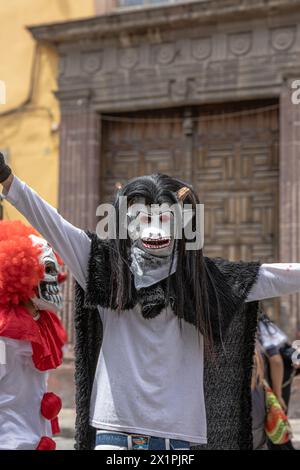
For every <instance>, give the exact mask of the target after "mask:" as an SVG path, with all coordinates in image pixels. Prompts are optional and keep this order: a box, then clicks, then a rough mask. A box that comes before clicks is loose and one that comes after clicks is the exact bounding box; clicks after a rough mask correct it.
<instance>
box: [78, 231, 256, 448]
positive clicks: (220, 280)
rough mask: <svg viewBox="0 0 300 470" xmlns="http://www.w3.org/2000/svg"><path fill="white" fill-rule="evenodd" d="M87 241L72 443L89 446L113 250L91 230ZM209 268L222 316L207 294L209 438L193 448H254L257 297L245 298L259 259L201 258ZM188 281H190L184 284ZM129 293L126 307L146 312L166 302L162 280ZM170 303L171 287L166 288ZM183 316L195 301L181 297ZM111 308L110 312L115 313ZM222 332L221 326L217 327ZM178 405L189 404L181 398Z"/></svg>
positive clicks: (187, 317) (153, 311)
mask: <svg viewBox="0 0 300 470" xmlns="http://www.w3.org/2000/svg"><path fill="white" fill-rule="evenodd" d="M90 236H91V238H92V247H91V254H90V260H89V267H88V279H87V289H86V292H84V291H83V290H82V288H81V287H80V286H79V285H78V284H76V312H75V330H76V355H75V357H76V377H75V380H76V408H77V418H76V446H75V447H76V449H78V450H88V449H93V448H94V445H95V429H94V428H92V427H91V426H90V425H89V407H90V397H91V392H92V385H93V380H94V375H95V370H96V366H97V360H98V356H99V350H100V347H101V341H102V324H101V319H100V315H99V312H98V310H97V305H99V306H101V307H108V306H109V299H110V292H109V287H108V286H109V279H110V272H109V266H110V249H109V244H108V243H107V242H103V241H100V240H99V238H98V237H97V235H95V234H91V235H90ZM205 264H206V270H207V272H208V273H209V276H208V277H210V278H211V279H213V281H211V282H210V283H209V288H208V293H209V299H212V298H214V296H213V295H210V294H211V293H212V292H213V290H212V289H216V291H217V294H218V298H219V302H220V305H221V312H222V315H221V318H218V317H217V315H216V314H215V311H216V308H215V305H214V303H213V302H211V301H210V313H211V316H212V325H213V335H214V339H215V345H214V354H211V353H209V352H206V353H205V358H204V392H205V406H206V414H207V431H208V444H207V445H201V446H197V449H245V450H246V449H252V422H251V388H250V384H251V374H252V361H253V353H254V340H255V332H256V325H257V310H258V305H257V302H251V303H245V302H244V301H245V299H246V297H247V294H248V293H249V291H250V289H251V287H252V286H253V284H254V283H255V281H256V279H257V276H258V271H259V263H256V262H236V263H233V262H229V261H225V260H222V259H210V258H205ZM187 284H188V283H187ZM133 292H134V295H133V296H132V301H131V303H130V305H128V306H127V308H128V309H129V308H132V307H133V306H134V305H136V304H137V303H139V304H140V305H141V310H142V314H143V315H144V316H145V317H148V318H149V321H151V318H152V317H153V316H155V315H158V314H159V313H160V312H161V310H162V309H163V308H165V307H166V299H167V293H166V282H163V281H162V282H160V283H158V284H156V285H154V286H150V287H148V288H144V289H141V290H139V291H138V292H137V291H136V290H135V289H134V288H133ZM169 298H170V301H171V303H172V302H176V292H175V289H173V290H172V291H171V292H170V293H169ZM185 300H186V301H185V311H184V319H185V320H186V321H188V322H189V323H193V308H192V305H191V304H190V303H189V297H188V296H186V299H185ZM113 314H114V312H112V315H113ZM220 332H222V333H221V334H220ZM191 367H192V364H191ZM182 406H183V407H184V406H188V404H186V403H182Z"/></svg>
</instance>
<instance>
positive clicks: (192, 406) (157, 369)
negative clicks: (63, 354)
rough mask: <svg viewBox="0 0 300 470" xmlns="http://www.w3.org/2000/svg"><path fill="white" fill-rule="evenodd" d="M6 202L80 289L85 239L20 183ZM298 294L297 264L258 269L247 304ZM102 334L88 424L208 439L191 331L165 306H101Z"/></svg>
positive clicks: (199, 359)
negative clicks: (153, 310) (147, 309)
mask: <svg viewBox="0 0 300 470" xmlns="http://www.w3.org/2000/svg"><path fill="white" fill-rule="evenodd" d="M6 198H7V199H8V200H9V201H10V202H11V203H12V204H13V205H14V206H15V207H16V208H17V209H18V210H19V211H20V212H21V213H22V214H23V215H24V216H25V217H26V218H27V219H28V221H29V222H30V223H31V224H32V225H33V226H34V227H35V228H36V229H37V230H38V231H39V232H40V233H41V234H42V235H43V237H44V238H45V239H46V240H48V242H49V243H50V244H51V245H52V246H53V248H54V249H55V250H56V251H57V252H58V253H59V255H60V256H61V257H62V259H63V260H64V262H65V263H66V265H67V266H68V267H69V269H70V271H71V272H72V274H73V275H74V277H75V279H76V280H77V281H78V283H79V284H80V285H81V286H82V287H83V288H85V284H86V273H87V264H88V259H89V254H90V245H91V242H90V239H89V237H88V236H87V235H86V233H85V232H84V231H83V230H81V229H79V228H76V227H74V226H73V225H72V224H70V223H69V222H67V221H66V220H64V219H63V218H62V217H61V216H60V215H59V214H58V212H57V211H56V209H54V208H53V207H51V206H50V205H49V204H48V203H46V202H45V201H44V200H43V199H42V198H40V197H39V196H38V195H37V194H36V193H35V192H34V191H33V190H32V189H30V188H29V187H28V186H27V185H26V184H25V183H23V182H21V181H20V180H19V179H18V178H16V177H14V180H13V183H12V185H11V188H10V190H9V193H8V194H7V195H6ZM299 290H300V264H296V263H294V264H291V265H288V264H286V263H279V264H263V265H262V266H261V268H260V272H259V276H258V280H257V282H256V284H255V285H254V286H253V287H252V289H251V291H250V293H249V295H248V298H247V301H254V300H261V299H265V298H270V297H276V296H279V295H283V294H291V293H294V292H298V291H299ZM99 314H100V315H101V319H102V321H103V326H104V335H103V343H102V350H101V353H100V355H99V358H98V366H97V372H96V375H95V380H94V385H93V391H92V399H91V407H90V422H91V424H92V425H93V426H94V427H96V428H102V429H107V430H120V431H124V432H131V433H141V432H142V433H144V434H149V435H153V436H158V437H168V438H172V437H173V438H175V437H176V438H177V439H182V440H187V441H191V442H194V443H205V442H206V416H205V402H204V395H203V344H202V339H201V338H200V341H198V333H197V331H196V329H195V328H194V327H193V326H192V325H189V324H188V323H186V322H184V321H183V330H182V332H181V331H180V328H179V325H178V320H177V318H176V317H175V315H174V314H173V313H172V311H171V310H170V309H167V310H164V311H162V312H161V313H160V314H159V315H158V316H157V317H155V318H153V319H150V320H146V319H144V318H143V317H142V315H141V314H140V311H139V306H136V307H135V308H134V309H132V310H129V311H124V312H121V313H120V315H119V314H118V313H116V312H114V311H110V310H106V309H102V308H100V307H99Z"/></svg>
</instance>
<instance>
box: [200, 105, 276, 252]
mask: <svg viewBox="0 0 300 470" xmlns="http://www.w3.org/2000/svg"><path fill="white" fill-rule="evenodd" d="M238 110H239V109H238V108H237V109H236V111H238ZM240 111H241V112H242V113H243V112H245V114H244V115H243V114H241V115H236V116H234V115H231V116H230V117H223V118H222V114H220V113H218V112H217V113H215V112H213V113H212V114H209V115H207V116H205V115H204V116H203V115H202V116H200V117H201V119H200V120H199V121H198V122H197V125H196V129H195V140H194V146H195V157H194V171H193V183H194V186H195V188H196V189H197V191H198V193H199V195H200V199H201V202H203V203H204V204H205V252H206V253H207V254H209V255H210V256H222V257H225V258H229V259H232V260H238V259H246V260H251V259H253V260H255V259H260V260H262V261H274V260H277V259H278V253H277V251H278V235H277V234H278V189H279V188H278V177H279V161H278V116H277V110H276V109H272V110H269V111H267V112H263V113H262V112H259V113H255V112H254V113H251V110H250V111H247V110H246V109H245V110H244V111H243V108H242V109H240ZM248 112H249V114H247V113H248Z"/></svg>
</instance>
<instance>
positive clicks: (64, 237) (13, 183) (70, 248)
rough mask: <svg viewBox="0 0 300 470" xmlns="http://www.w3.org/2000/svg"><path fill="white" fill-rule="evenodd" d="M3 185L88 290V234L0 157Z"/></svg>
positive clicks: (0, 175) (11, 200)
mask: <svg viewBox="0 0 300 470" xmlns="http://www.w3.org/2000/svg"><path fill="white" fill-rule="evenodd" d="M0 183H1V184H2V186H3V188H4V194H3V195H4V197H5V199H7V200H8V201H9V202H10V203H11V204H12V205H13V206H14V207H15V208H16V209H17V210H18V211H19V212H21V214H23V215H24V217H26V219H27V220H28V221H29V223H30V224H31V225H32V226H33V227H34V228H35V229H36V230H37V231H38V232H39V233H40V234H41V235H42V236H43V237H44V238H45V239H46V240H47V241H48V242H49V243H50V244H51V245H52V247H53V248H54V250H55V251H57V253H58V254H59V255H60V256H61V258H62V259H63V261H64V262H65V263H66V265H67V266H68V268H69V269H70V271H71V273H72V274H73V276H74V277H75V279H76V280H77V281H78V283H79V284H80V285H81V286H82V287H83V288H85V282H86V272H87V263H88V258H89V252H90V246H91V242H90V239H89V237H88V236H87V234H86V233H85V232H84V231H83V230H81V229H79V228H77V227H74V226H73V225H72V224H70V223H69V222H67V221H66V220H65V219H64V218H63V217H62V216H61V215H59V214H58V212H57V210H56V209H54V208H53V207H52V206H50V204H48V203H47V202H46V201H44V200H43V199H42V198H41V197H40V196H39V195H38V194H37V193H36V192H35V191H33V190H32V189H31V188H29V187H28V186H27V185H26V184H25V183H23V182H22V181H20V180H19V179H18V178H17V177H16V176H13V175H12V173H11V170H10V168H9V167H8V166H7V165H6V164H5V161H4V157H3V155H2V154H1V153H0Z"/></svg>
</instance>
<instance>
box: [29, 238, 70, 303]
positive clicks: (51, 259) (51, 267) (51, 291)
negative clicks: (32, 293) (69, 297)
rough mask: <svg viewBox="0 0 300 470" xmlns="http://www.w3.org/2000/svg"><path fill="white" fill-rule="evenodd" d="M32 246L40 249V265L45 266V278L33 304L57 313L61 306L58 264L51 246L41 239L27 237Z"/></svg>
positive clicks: (33, 299) (39, 286)
mask: <svg viewBox="0 0 300 470" xmlns="http://www.w3.org/2000/svg"><path fill="white" fill-rule="evenodd" d="M29 237H30V239H31V241H32V244H33V245H34V246H35V245H38V246H39V247H40V248H41V253H40V256H39V261H40V264H43V265H44V266H45V276H44V279H43V280H42V281H41V282H40V284H39V285H38V288H37V295H36V297H34V298H32V299H31V300H32V302H33V304H34V305H35V306H36V307H37V308H39V309H40V310H51V311H53V312H57V311H58V310H59V309H60V308H61V306H62V297H61V293H60V289H59V284H58V274H59V264H58V261H57V258H56V256H55V254H54V251H53V249H52V248H51V246H50V245H49V244H48V243H47V242H46V240H44V239H43V238H40V237H37V236H36V235H29Z"/></svg>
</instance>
